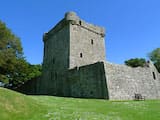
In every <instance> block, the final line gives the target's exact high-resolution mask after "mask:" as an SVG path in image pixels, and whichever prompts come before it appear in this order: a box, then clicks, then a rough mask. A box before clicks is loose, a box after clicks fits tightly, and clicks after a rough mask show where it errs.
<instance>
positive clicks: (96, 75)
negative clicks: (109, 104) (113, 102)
mask: <svg viewBox="0 0 160 120" xmlns="http://www.w3.org/2000/svg"><path fill="white" fill-rule="evenodd" d="M66 76H67V78H66V81H65V83H64V84H63V85H65V86H63V90H64V91H63V93H64V96H71V97H80V98H105V99H108V89H107V85H106V78H105V72H104V64H103V62H97V63H95V64H90V65H86V66H81V67H79V68H78V67H76V68H73V69H70V70H69V71H68V72H67V75H66Z"/></svg>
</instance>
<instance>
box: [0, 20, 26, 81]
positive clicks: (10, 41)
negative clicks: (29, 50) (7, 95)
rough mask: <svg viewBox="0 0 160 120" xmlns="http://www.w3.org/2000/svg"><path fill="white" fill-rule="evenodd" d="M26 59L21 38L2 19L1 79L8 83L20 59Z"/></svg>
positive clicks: (0, 26)
mask: <svg viewBox="0 0 160 120" xmlns="http://www.w3.org/2000/svg"><path fill="white" fill-rule="evenodd" d="M19 60H20V61H22V60H24V57H23V52H22V46H21V42H20V39H19V38H18V37H17V36H15V35H14V34H13V33H12V32H11V30H10V29H8V28H7V27H6V25H5V24H4V23H3V22H1V21H0V80H1V81H2V82H5V83H8V82H9V81H10V80H11V77H12V74H11V73H13V72H14V70H15V68H16V64H18V61H19Z"/></svg>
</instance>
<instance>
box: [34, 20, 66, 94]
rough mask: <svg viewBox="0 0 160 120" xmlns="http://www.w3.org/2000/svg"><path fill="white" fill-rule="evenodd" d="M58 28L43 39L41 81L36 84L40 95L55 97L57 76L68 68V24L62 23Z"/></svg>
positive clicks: (57, 87)
mask: <svg viewBox="0 0 160 120" xmlns="http://www.w3.org/2000/svg"><path fill="white" fill-rule="evenodd" d="M60 26H61V27H63V29H60V28H59V27H58V28H57V27H56V28H55V29H56V30H55V29H53V30H51V31H49V32H48V33H47V35H46V37H45V38H44V47H45V48H44V59H43V72H42V79H41V81H40V82H39V83H38V88H37V91H39V92H40V93H41V94H50V95H56V94H57V93H58V89H59V87H61V86H58V85H57V84H58V80H59V79H58V77H59V74H61V73H63V72H64V71H66V70H67V69H68V67H69V24H66V23H64V24H63V23H62V24H61V25H60Z"/></svg>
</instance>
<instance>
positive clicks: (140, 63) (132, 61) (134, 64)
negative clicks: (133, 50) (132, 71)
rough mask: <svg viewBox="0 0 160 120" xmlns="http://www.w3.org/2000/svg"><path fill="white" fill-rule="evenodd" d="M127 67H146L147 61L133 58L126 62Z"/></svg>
mask: <svg viewBox="0 0 160 120" xmlns="http://www.w3.org/2000/svg"><path fill="white" fill-rule="evenodd" d="M125 65H127V66H131V67H144V66H145V65H146V60H145V59H144V58H132V59H129V60H126V61H125Z"/></svg>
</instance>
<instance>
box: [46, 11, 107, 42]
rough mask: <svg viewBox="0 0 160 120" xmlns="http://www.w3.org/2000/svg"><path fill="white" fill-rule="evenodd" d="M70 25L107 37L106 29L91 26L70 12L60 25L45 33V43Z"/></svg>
mask: <svg viewBox="0 0 160 120" xmlns="http://www.w3.org/2000/svg"><path fill="white" fill-rule="evenodd" d="M69 23H70V24H72V25H78V26H81V27H83V28H84V29H87V30H88V31H92V32H94V33H96V34H99V35H101V36H102V37H104V36H105V28H103V27H100V26H97V25H93V24H89V23H87V22H85V21H84V20H82V19H80V17H79V16H77V14H76V13H75V12H73V11H70V12H66V13H65V15H64V18H63V19H62V20H61V21H60V22H59V23H57V24H56V25H55V26H54V27H53V28H52V29H51V30H49V31H48V32H46V33H44V35H43V41H44V42H45V41H46V40H47V39H48V38H49V36H50V35H53V34H55V33H57V32H58V31H59V30H61V29H62V28H63V27H64V26H66V25H67V24H69Z"/></svg>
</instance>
